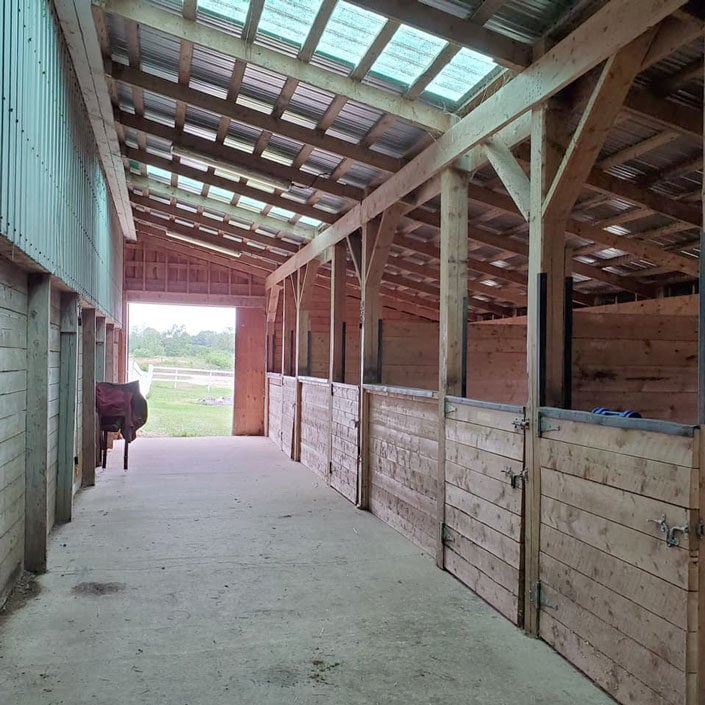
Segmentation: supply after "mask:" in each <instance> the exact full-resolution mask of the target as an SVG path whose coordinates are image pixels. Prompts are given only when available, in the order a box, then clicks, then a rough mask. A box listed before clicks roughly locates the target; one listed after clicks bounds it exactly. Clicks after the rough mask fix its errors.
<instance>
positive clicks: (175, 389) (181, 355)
mask: <svg viewBox="0 0 705 705" xmlns="http://www.w3.org/2000/svg"><path fill="white" fill-rule="evenodd" d="M129 321H130V327H129V330H130V334H129V343H128V350H129V355H128V378H129V379H130V380H139V382H140V387H141V389H142V393H143V395H144V396H146V397H147V399H148V401H149V420H148V422H147V424H146V425H145V427H144V430H143V432H142V435H146V436H172V437H174V436H176V437H179V436H229V435H231V433H232V419H233V397H234V386H235V321H236V312H235V309H234V308H232V307H219V306H217V307H216V306H188V305H187V306H183V305H171V304H169V305H167V304H151V303H131V304H130V305H129Z"/></svg>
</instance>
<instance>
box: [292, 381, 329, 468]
mask: <svg viewBox="0 0 705 705" xmlns="http://www.w3.org/2000/svg"><path fill="white" fill-rule="evenodd" d="M299 384H300V385H301V392H300V393H301V421H300V423H301V457H300V460H301V462H302V463H303V464H304V465H305V466H306V467H307V468H309V469H310V470H313V471H314V472H315V473H316V474H317V475H320V476H321V477H324V478H326V479H327V478H328V471H329V460H328V438H329V436H330V432H331V427H330V386H329V384H328V382H327V381H324V380H312V379H302V380H300V382H299Z"/></svg>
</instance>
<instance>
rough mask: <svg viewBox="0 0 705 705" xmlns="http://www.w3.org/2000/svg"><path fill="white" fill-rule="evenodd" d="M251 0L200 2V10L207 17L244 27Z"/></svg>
mask: <svg viewBox="0 0 705 705" xmlns="http://www.w3.org/2000/svg"><path fill="white" fill-rule="evenodd" d="M249 4H250V3H249V0H198V9H199V11H201V12H204V13H205V14H207V15H212V16H214V17H218V18H219V19H223V20H226V21H228V22H232V23H233V24H239V25H241V26H242V25H244V24H245V18H246V17H247V8H248V7H249Z"/></svg>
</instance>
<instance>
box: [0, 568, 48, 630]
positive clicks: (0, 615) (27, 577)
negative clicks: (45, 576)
mask: <svg viewBox="0 0 705 705" xmlns="http://www.w3.org/2000/svg"><path fill="white" fill-rule="evenodd" d="M41 590H42V588H41V586H40V585H39V583H38V582H37V576H36V575H34V574H33V573H27V572H24V573H22V575H20V577H19V578H18V580H17V583H16V584H15V587H14V589H13V590H12V592H11V593H10V596H9V597H8V598H7V602H5V605H4V607H2V608H1V609H0V619H5V618H6V617H9V616H10V615H11V614H12V613H13V612H16V611H17V610H19V609H22V608H23V607H24V606H25V605H26V604H27V603H28V602H30V601H31V600H33V599H34V598H35V597H37V595H39V593H40V592H41Z"/></svg>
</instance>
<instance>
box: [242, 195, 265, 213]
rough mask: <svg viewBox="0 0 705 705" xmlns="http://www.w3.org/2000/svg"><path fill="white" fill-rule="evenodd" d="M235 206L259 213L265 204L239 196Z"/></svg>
mask: <svg viewBox="0 0 705 705" xmlns="http://www.w3.org/2000/svg"><path fill="white" fill-rule="evenodd" d="M237 205H238V206H241V207H242V208H247V209H248V210H251V211H256V212H257V213H261V212H262V209H263V208H265V206H266V205H267V204H266V203H263V202H262V201H258V200H256V199H254V198H249V197H248V196H241V197H240V200H239V201H238V202H237Z"/></svg>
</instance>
